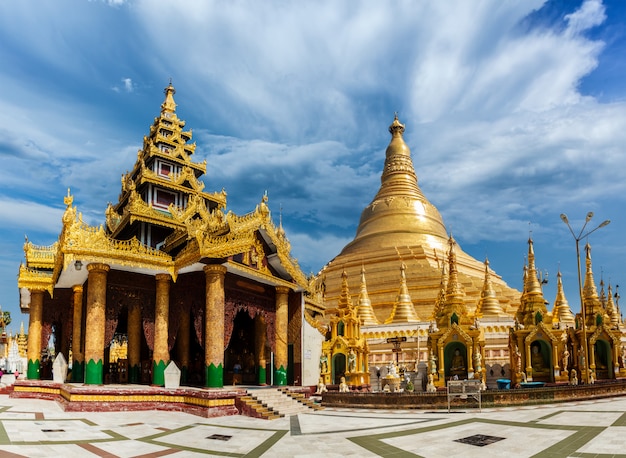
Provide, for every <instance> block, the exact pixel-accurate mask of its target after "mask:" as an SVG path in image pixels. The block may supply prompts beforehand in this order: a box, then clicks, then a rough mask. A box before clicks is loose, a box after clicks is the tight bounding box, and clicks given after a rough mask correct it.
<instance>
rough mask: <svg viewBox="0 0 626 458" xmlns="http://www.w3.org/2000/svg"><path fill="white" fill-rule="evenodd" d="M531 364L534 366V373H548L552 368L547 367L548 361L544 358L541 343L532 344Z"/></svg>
mask: <svg viewBox="0 0 626 458" xmlns="http://www.w3.org/2000/svg"><path fill="white" fill-rule="evenodd" d="M530 365H531V367H532V368H533V374H547V373H548V372H550V368H549V367H546V362H545V361H544V359H543V355H542V354H541V351H540V348H539V345H533V346H532V355H531V359H530Z"/></svg>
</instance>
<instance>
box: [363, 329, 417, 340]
mask: <svg viewBox="0 0 626 458" xmlns="http://www.w3.org/2000/svg"><path fill="white" fill-rule="evenodd" d="M361 335H362V336H363V337H365V338H366V339H389V338H392V337H407V338H409V337H411V338H413V337H416V336H417V335H418V330H417V329H388V330H380V329H378V330H367V329H366V330H364V329H363V328H361Z"/></svg>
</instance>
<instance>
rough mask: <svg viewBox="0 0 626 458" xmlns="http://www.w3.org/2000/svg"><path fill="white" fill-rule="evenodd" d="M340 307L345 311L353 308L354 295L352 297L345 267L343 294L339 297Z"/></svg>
mask: <svg viewBox="0 0 626 458" xmlns="http://www.w3.org/2000/svg"><path fill="white" fill-rule="evenodd" d="M338 306H339V309H340V310H343V311H344V312H348V311H351V310H352V308H353V305H352V297H350V288H349V287H348V274H347V273H346V271H345V269H344V271H343V272H342V273H341V296H340V297H339V304H338Z"/></svg>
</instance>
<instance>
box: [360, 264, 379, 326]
mask: <svg viewBox="0 0 626 458" xmlns="http://www.w3.org/2000/svg"><path fill="white" fill-rule="evenodd" d="M357 316H358V317H359V320H360V322H361V325H362V326H373V325H377V324H379V323H378V319H377V318H376V315H375V314H374V309H373V308H372V301H371V300H370V298H369V295H368V294H367V285H366V283H365V266H361V291H360V294H359V302H358V305H357Z"/></svg>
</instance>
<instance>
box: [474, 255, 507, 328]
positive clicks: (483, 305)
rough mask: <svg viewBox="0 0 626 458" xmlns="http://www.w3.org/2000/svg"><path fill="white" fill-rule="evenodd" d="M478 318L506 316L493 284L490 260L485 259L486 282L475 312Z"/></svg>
mask: <svg viewBox="0 0 626 458" xmlns="http://www.w3.org/2000/svg"><path fill="white" fill-rule="evenodd" d="M475 315H476V317H479V318H480V317H484V316H501V315H504V311H503V310H502V306H501V305H500V301H499V300H498V296H497V295H496V292H495V291H494V289H493V285H492V283H491V273H490V272H489V260H488V259H485V281H484V283H483V290H482V292H481V293H480V300H479V301H478V306H477V308H476V312H475Z"/></svg>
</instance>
